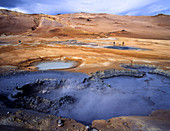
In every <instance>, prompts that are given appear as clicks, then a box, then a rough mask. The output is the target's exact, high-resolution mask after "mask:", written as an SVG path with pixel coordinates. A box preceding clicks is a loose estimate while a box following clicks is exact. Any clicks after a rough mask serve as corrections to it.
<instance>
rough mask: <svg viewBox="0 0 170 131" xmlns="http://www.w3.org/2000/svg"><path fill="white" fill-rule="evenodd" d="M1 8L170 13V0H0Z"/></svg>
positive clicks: (16, 9) (26, 11)
mask: <svg viewBox="0 0 170 131" xmlns="http://www.w3.org/2000/svg"><path fill="white" fill-rule="evenodd" d="M0 8H5V9H10V10H14V11H19V12H23V13H44V14H50V15H56V14H58V13H61V14H63V13H64V14H65V13H76V12H88V13H109V14H117V15H156V14H159V13H164V14H168V15H170V0H0Z"/></svg>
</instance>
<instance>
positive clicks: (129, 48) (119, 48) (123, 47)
mask: <svg viewBox="0 0 170 131" xmlns="http://www.w3.org/2000/svg"><path fill="white" fill-rule="evenodd" d="M104 48H110V49H118V50H149V49H143V48H136V47H129V46H106V47H104Z"/></svg>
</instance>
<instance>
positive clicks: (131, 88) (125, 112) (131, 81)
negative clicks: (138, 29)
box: [0, 69, 170, 125]
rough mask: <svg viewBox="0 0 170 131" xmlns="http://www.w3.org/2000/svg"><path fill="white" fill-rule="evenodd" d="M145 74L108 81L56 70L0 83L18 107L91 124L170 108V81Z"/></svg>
mask: <svg viewBox="0 0 170 131" xmlns="http://www.w3.org/2000/svg"><path fill="white" fill-rule="evenodd" d="M142 71H145V73H146V75H145V76H143V77H141V78H136V77H131V76H119V77H111V78H107V79H100V78H96V77H89V76H87V75H85V74H81V73H70V72H55V71H51V72H49V71H46V72H30V73H25V74H16V75H12V76H6V77H3V78H2V79H1V80H0V85H1V87H2V85H3V87H2V88H1V89H0V92H1V94H5V95H6V96H7V97H8V99H9V101H11V103H13V107H15V108H26V109H31V110H36V111H40V112H44V113H49V114H54V115H57V116H62V117H66V118H73V119H75V120H76V121H78V122H82V123H83V124H87V125H88V124H90V123H91V122H92V121H93V120H97V119H109V118H112V117H118V116H135V115H139V116H144V115H149V114H150V113H151V112H152V111H154V110H157V109H170V105H169V99H170V78H168V77H164V76H160V75H156V74H149V73H148V71H147V70H145V69H142ZM35 78H36V79H38V80H36V81H35ZM25 83H27V84H25ZM11 92H13V93H11Z"/></svg>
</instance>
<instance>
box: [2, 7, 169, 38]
mask: <svg viewBox="0 0 170 131" xmlns="http://www.w3.org/2000/svg"><path fill="white" fill-rule="evenodd" d="M0 29H1V30H0V34H4V33H5V34H20V33H28V34H38V35H40V36H42V37H51V36H78V37H83V36H87V35H89V36H90V35H93V36H95V37H97V36H99V37H109V36H120V37H121V36H123V37H124V36H125V37H134V38H153V39H170V31H169V30H170V16H169V15H164V14H159V15H156V16H119V15H112V14H105V13H99V14H94V13H74V14H62V15H60V14H59V15H44V14H23V13H18V12H13V11H9V10H4V9H1V10H0Z"/></svg>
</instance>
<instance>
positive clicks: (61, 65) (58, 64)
mask: <svg viewBox="0 0 170 131" xmlns="http://www.w3.org/2000/svg"><path fill="white" fill-rule="evenodd" d="M74 65H75V62H70V61H67V62H62V61H55V62H54V61H53V62H42V63H39V64H37V65H36V67H37V68H38V70H50V69H67V68H71V67H73V66H74Z"/></svg>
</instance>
